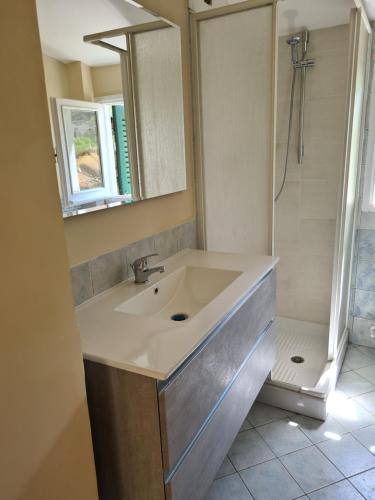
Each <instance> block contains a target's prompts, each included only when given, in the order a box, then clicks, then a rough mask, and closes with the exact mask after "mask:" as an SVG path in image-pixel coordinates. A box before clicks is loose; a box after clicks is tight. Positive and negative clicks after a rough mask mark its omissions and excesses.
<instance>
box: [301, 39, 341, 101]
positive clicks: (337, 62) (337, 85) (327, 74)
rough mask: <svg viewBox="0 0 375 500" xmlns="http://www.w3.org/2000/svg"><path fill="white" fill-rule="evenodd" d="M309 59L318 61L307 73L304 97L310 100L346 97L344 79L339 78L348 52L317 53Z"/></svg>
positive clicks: (328, 51) (329, 51)
mask: <svg viewBox="0 0 375 500" xmlns="http://www.w3.org/2000/svg"><path fill="white" fill-rule="evenodd" d="M310 56H311V58H314V57H316V59H317V61H319V62H318V63H317V64H316V65H315V67H314V68H313V70H311V71H310V72H309V77H308V80H307V81H306V95H307V97H308V98H310V99H321V98H327V97H333V96H338V95H340V96H345V95H346V79H345V78H341V74H342V67H345V66H346V64H347V59H348V52H347V50H345V49H344V48H342V49H341V50H327V51H319V52H318V53H315V54H313V53H311V54H310Z"/></svg>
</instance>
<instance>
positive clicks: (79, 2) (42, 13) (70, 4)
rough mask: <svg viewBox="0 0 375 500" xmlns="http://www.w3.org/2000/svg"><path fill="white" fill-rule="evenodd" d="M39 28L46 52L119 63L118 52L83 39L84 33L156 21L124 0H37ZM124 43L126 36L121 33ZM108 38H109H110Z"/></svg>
mask: <svg viewBox="0 0 375 500" xmlns="http://www.w3.org/2000/svg"><path fill="white" fill-rule="evenodd" d="M37 12H38V23H39V32H40V38H41V43H42V50H43V52H44V53H45V54H47V55H49V56H51V57H54V58H56V59H59V60H60V61H63V62H72V61H82V62H84V63H85V64H88V65H89V66H103V65H108V64H118V63H119V57H118V54H116V53H115V52H112V51H110V50H108V49H104V48H102V47H98V46H95V45H90V44H88V43H85V42H83V41H82V38H83V36H84V35H88V34H90V33H97V32H101V31H107V30H111V29H115V28H122V27H124V26H130V25H134V24H141V23H145V22H149V21H155V19H156V18H155V17H154V16H152V15H151V14H148V13H147V12H146V11H144V10H142V9H139V8H137V7H135V6H134V5H131V4H129V3H127V2H126V1H125V0H37ZM121 39H122V40H121V43H118V42H117V43H116V45H121V44H122V45H124V44H125V39H124V37H121ZM108 41H109V40H108Z"/></svg>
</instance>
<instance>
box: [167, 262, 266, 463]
mask: <svg viewBox="0 0 375 500" xmlns="http://www.w3.org/2000/svg"><path fill="white" fill-rule="evenodd" d="M275 288H276V274H275V271H273V272H272V273H270V274H269V275H268V276H267V277H266V278H265V279H264V280H263V281H262V282H261V283H260V284H259V285H258V287H257V288H256V289H255V290H254V292H253V293H252V294H251V295H250V296H249V297H248V298H247V299H246V300H245V301H244V302H243V303H242V305H241V306H240V307H239V309H238V310H237V311H236V312H235V313H234V314H233V315H232V316H230V317H229V319H227V320H226V321H224V322H223V324H222V325H221V326H219V327H218V329H217V331H216V332H214V333H213V334H212V337H211V338H210V339H209V341H208V342H207V343H206V344H205V345H204V346H203V348H202V350H200V351H199V352H198V353H197V354H196V355H195V356H193V357H192V359H191V360H190V361H189V362H188V363H187V365H186V366H185V367H184V368H183V369H182V370H181V371H180V372H179V373H178V374H177V375H176V376H175V377H174V378H173V379H172V380H171V382H170V383H169V384H167V386H166V387H164V388H163V389H162V390H161V392H160V393H159V410H160V421H161V438H162V448H163V466H164V469H165V471H168V470H170V469H171V468H173V466H174V465H175V464H176V463H177V461H178V459H179V458H180V456H181V455H182V453H183V451H184V450H185V449H186V447H187V446H188V445H189V444H190V442H191V441H192V439H193V438H194V436H195V435H196V434H197V432H198V431H199V429H200V428H201V426H202V425H203V424H204V422H205V421H206V419H207V417H208V415H209V413H210V412H211V410H212V409H213V407H214V406H215V404H216V403H217V402H218V400H219V399H220V397H221V395H222V394H223V392H224V390H225V388H226V387H227V386H228V384H229V383H230V382H231V380H232V379H233V377H234V376H235V374H236V372H237V371H238V369H239V367H240V365H241V363H242V362H243V361H244V359H245V358H246V356H247V355H248V354H249V352H250V350H251V349H252V347H253V346H254V345H255V343H256V342H257V339H258V338H259V335H260V334H261V332H263V330H264V329H265V328H266V326H267V325H268V323H269V322H270V321H271V320H272V319H273V317H274V305H275Z"/></svg>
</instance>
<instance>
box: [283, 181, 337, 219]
mask: <svg viewBox="0 0 375 500" xmlns="http://www.w3.org/2000/svg"><path fill="white" fill-rule="evenodd" d="M337 194H338V186H335V185H332V183H330V182H328V181H302V183H301V217H302V218H306V219H335V218H336V212H337ZM285 204H286V202H285Z"/></svg>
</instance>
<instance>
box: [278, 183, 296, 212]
mask: <svg viewBox="0 0 375 500" xmlns="http://www.w3.org/2000/svg"><path fill="white" fill-rule="evenodd" d="M300 203H301V183H300V182H289V181H288V182H286V183H285V186H284V190H283V192H282V194H281V196H280V198H279V199H278V200H277V202H276V205H275V211H276V215H277V216H280V215H296V214H297V213H298V212H299V211H300V209H301V205H300Z"/></svg>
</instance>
